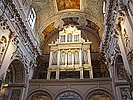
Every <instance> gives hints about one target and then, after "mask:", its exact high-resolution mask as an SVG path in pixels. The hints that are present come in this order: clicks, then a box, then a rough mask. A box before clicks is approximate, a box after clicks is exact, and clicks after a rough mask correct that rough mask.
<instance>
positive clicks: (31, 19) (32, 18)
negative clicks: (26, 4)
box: [28, 8, 36, 29]
mask: <svg viewBox="0 0 133 100" xmlns="http://www.w3.org/2000/svg"><path fill="white" fill-rule="evenodd" d="M35 21H36V13H35V11H34V9H33V8H32V9H31V11H30V14H29V18H28V22H29V24H30V26H31V28H32V29H33V28H34V25H35Z"/></svg>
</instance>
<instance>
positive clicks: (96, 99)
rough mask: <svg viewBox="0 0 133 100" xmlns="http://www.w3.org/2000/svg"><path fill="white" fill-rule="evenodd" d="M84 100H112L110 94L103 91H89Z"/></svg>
mask: <svg viewBox="0 0 133 100" xmlns="http://www.w3.org/2000/svg"><path fill="white" fill-rule="evenodd" d="M86 100H114V99H113V97H112V96H111V94H110V93H108V92H107V91H104V90H94V91H91V92H90V93H89V95H88V97H87V99H86Z"/></svg>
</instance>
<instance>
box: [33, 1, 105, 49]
mask: <svg viewBox="0 0 133 100" xmlns="http://www.w3.org/2000/svg"><path fill="white" fill-rule="evenodd" d="M32 7H33V8H34V9H35V12H36V15H37V20H36V30H37V33H38V34H40V36H41V47H42V49H43V50H44V48H45V46H46V45H47V44H48V43H50V42H51V41H52V40H56V38H57V37H58V34H57V33H58V31H59V30H61V29H62V28H63V26H65V25H68V24H73V25H76V26H77V27H78V28H79V29H80V30H82V33H83V34H84V35H85V36H84V37H85V38H87V39H90V40H92V42H97V43H98V44H97V45H99V41H100V39H101V37H102V32H103V11H102V10H103V0H32ZM86 36H87V37H86ZM94 44H96V43H94ZM97 45H96V46H93V47H94V49H98V46H97ZM45 49H46V48H45ZM44 51H47V50H44Z"/></svg>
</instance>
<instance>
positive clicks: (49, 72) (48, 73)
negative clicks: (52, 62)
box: [47, 69, 51, 79]
mask: <svg viewBox="0 0 133 100" xmlns="http://www.w3.org/2000/svg"><path fill="white" fill-rule="evenodd" d="M50 75H51V71H50V70H49V69H48V71H47V79H50Z"/></svg>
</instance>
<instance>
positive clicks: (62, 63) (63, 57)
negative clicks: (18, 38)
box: [61, 52, 66, 65]
mask: <svg viewBox="0 0 133 100" xmlns="http://www.w3.org/2000/svg"><path fill="white" fill-rule="evenodd" d="M65 55H66V53H65V52H62V53H61V65H65Z"/></svg>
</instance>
